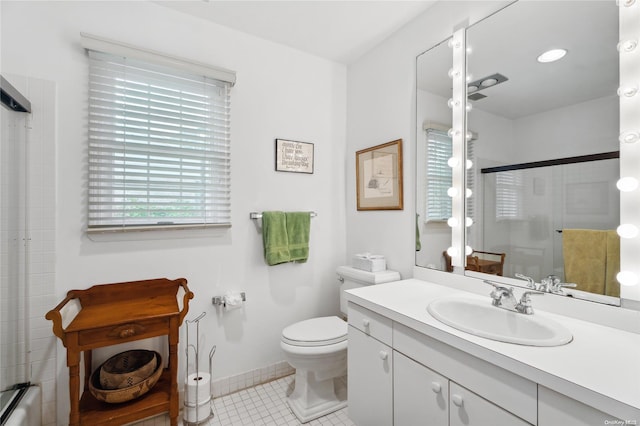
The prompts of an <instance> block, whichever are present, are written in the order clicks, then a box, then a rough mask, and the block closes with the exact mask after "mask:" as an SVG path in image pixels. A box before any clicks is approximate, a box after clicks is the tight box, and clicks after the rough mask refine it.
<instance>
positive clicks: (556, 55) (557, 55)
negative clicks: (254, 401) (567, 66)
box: [538, 49, 567, 64]
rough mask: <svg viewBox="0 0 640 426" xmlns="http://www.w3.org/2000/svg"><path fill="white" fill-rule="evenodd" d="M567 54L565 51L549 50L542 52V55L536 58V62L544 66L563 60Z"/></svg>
mask: <svg viewBox="0 0 640 426" xmlns="http://www.w3.org/2000/svg"><path fill="white" fill-rule="evenodd" d="M566 54H567V51H566V49H551V50H547V51H546V52H544V53H543V54H542V55H540V56H538V62H541V63H543V64H546V63H548V62H554V61H557V60H558V59H562V58H564V55H566Z"/></svg>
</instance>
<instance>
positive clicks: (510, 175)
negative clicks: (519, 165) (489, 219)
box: [495, 170, 524, 220]
mask: <svg viewBox="0 0 640 426" xmlns="http://www.w3.org/2000/svg"><path fill="white" fill-rule="evenodd" d="M495 176H496V220H505V219H522V215H523V199H522V194H523V188H524V176H523V172H522V171H521V170H511V171H504V172H499V173H496V174H495Z"/></svg>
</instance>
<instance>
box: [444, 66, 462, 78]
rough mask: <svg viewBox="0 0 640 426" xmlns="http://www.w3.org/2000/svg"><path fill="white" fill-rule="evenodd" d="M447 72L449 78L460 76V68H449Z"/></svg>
mask: <svg viewBox="0 0 640 426" xmlns="http://www.w3.org/2000/svg"><path fill="white" fill-rule="evenodd" d="M447 74H448V75H449V78H457V77H460V70H455V69H453V68H451V69H450V70H449V72H448V73H447Z"/></svg>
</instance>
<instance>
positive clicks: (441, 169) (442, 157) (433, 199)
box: [426, 129, 452, 222]
mask: <svg viewBox="0 0 640 426" xmlns="http://www.w3.org/2000/svg"><path fill="white" fill-rule="evenodd" d="M426 137H427V173H426V174H427V185H426V187H427V197H426V200H427V214H426V216H427V217H426V220H427V222H429V221H443V220H445V221H446V220H447V219H449V218H450V217H451V198H450V197H449V196H448V195H447V190H448V189H449V188H450V187H451V184H452V183H451V182H452V177H451V167H449V165H448V164H447V161H448V160H449V158H451V155H452V146H451V137H450V136H449V135H447V132H446V131H441V130H436V129H427V131H426Z"/></svg>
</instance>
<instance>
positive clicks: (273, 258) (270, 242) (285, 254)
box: [262, 211, 291, 265]
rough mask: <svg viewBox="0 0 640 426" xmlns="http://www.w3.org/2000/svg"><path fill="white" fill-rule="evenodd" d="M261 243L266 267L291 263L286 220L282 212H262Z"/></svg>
mask: <svg viewBox="0 0 640 426" xmlns="http://www.w3.org/2000/svg"><path fill="white" fill-rule="evenodd" d="M262 242H263V243H264V259H265V261H266V262H267V264H268V265H277V264H279V263H285V262H290V261H291V254H290V253H289V238H288V236H287V220H286V215H285V213H284V212H277V211H273V212H262Z"/></svg>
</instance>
